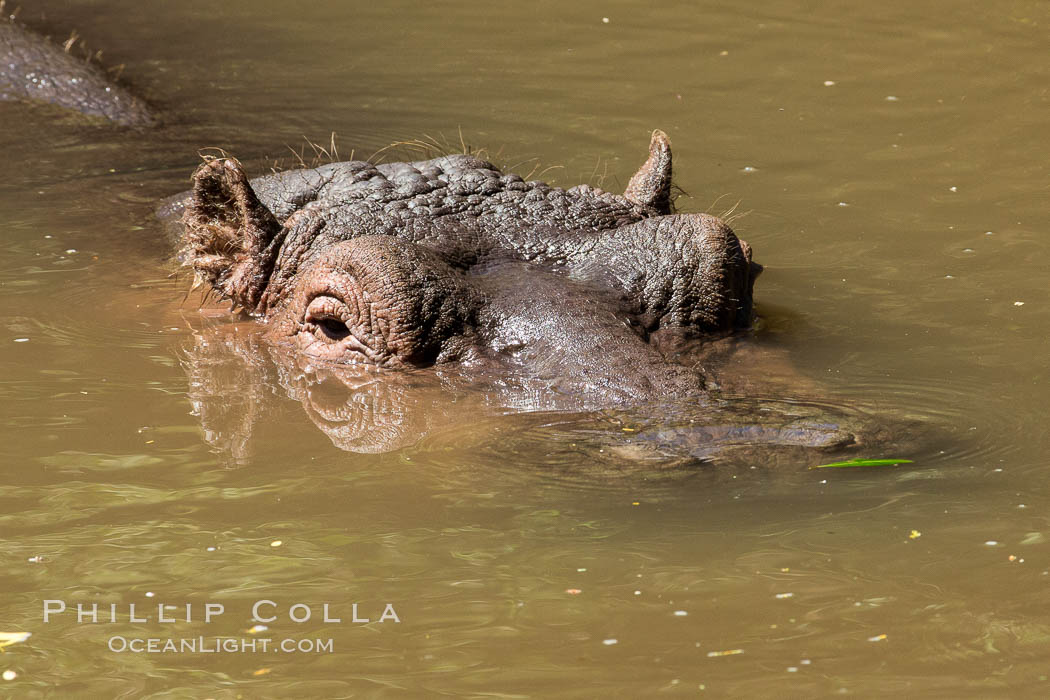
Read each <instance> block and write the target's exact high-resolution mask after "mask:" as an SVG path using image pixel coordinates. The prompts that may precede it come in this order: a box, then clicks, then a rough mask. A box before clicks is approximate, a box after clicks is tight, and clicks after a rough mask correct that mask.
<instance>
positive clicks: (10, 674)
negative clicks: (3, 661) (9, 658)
mask: <svg viewBox="0 0 1050 700" xmlns="http://www.w3.org/2000/svg"><path fill="white" fill-rule="evenodd" d="M16 678H18V674H17V673H15V672H14V671H12V670H11V669H7V670H6V671H4V674H3V679H4V680H5V681H13V680H14V679H16Z"/></svg>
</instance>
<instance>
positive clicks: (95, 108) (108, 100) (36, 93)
mask: <svg viewBox="0 0 1050 700" xmlns="http://www.w3.org/2000/svg"><path fill="white" fill-rule="evenodd" d="M0 100H30V101H37V102H47V103H51V104H55V105H58V106H60V107H64V108H66V109H70V110H74V111H77V112H80V113H82V114H85V115H88V116H92V117H98V118H101V119H105V120H108V121H110V122H113V123H115V124H120V125H123V126H148V125H150V124H152V123H153V121H154V119H153V115H152V114H151V113H150V110H149V108H148V107H147V106H146V104H145V103H144V102H143V101H142V100H140V99H139V98H137V97H135V96H133V95H131V94H130V93H129V92H127V91H126V90H124V89H123V88H121V87H119V86H118V85H116V84H115V83H114V82H113V81H112V80H110V79H109V77H108V76H107V75H106V73H105V72H104V71H103V70H102V69H101V68H99V67H98V66H96V65H94V64H92V63H88V62H87V61H85V60H84V59H81V58H77V57H75V56H73V55H71V54H70V53H68V52H67V51H65V50H64V49H63V47H61V46H59V45H57V44H55V43H53V42H51V41H48V40H47V39H45V38H43V37H40V36H37V35H36V34H33V33H32V32H30V31H28V30H27V29H24V28H22V27H20V26H18V25H17V24H15V23H14V22H11V21H8V20H6V19H0Z"/></svg>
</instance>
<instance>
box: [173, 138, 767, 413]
mask: <svg viewBox="0 0 1050 700" xmlns="http://www.w3.org/2000/svg"><path fill="white" fill-rule="evenodd" d="M670 178H671V150H670V143H669V142H668V140H667V137H666V136H665V135H664V134H663V133H662V132H659V131H657V132H654V134H653V138H652V141H651V144H650V153H649V158H648V160H647V161H646V162H645V164H644V165H643V166H642V167H641V169H640V170H639V172H638V173H637V174H636V175H635V176H634V177H633V178H632V180H631V182H630V184H629V186H628V187H627V190H626V191H625V193H624V194H623V195H615V194H612V193H608V192H603V191H601V190H598V189H596V188H592V187H589V186H586V185H581V186H578V187H573V188H571V189H568V190H563V189H560V188H555V187H550V186H548V185H546V184H544V183H540V182H523V181H522V180H521V178H519V177H517V176H515V175H508V174H504V173H501V172H500V171H498V170H497V169H496V168H495V166H493V165H492V164H490V163H486V162H484V161H481V160H478V159H477V158H473V157H471V156H447V157H443V158H438V159H434V160H430V161H421V162H416V163H392V164H386V165H379V166H374V165H371V164H369V163H366V162H361V161H355V162H350V163H336V164H332V165H328V166H324V167H321V168H318V169H315V170H301V171H290V172H285V173H279V174H277V175H271V176H266V177H263V178H259V179H257V180H253V181H251V182H249V181H248V179H247V176H246V174H245V173H244V171H243V169H242V168H241V166H240V165H239V164H238V163H237V162H236V161H234V160H231V159H222V160H214V161H211V162H209V163H206V164H205V165H203V166H201V168H199V169H198V171H197V173H196V175H195V177H194V188H193V194H192V198H191V199H190V200H189V202H188V203H187V205H186V211H185V214H184V216H183V219H182V221H183V225H184V227H185V233H184V238H183V241H184V246H183V251H182V259H183V260H184V261H185V262H186V264H187V265H190V266H192V268H193V269H194V271H195V273H196V276H197V279H198V282H199V283H200V284H203V285H207V286H208V287H210V288H211V289H212V290H213V291H214V292H217V293H218V295H219V296H221V297H222V298H225V299H229V300H231V301H232V302H233V303H234V305H235V306H237V307H239V308H240V309H242V310H244V311H245V312H247V313H249V314H251V315H253V316H255V317H257V318H259V319H260V320H261V321H262V322H264V323H265V324H266V325H267V328H268V330H267V337H268V338H269V339H270V340H271V341H272V342H275V343H278V344H282V345H284V346H286V347H290V348H293V349H294V350H295V351H296V352H298V353H299V354H301V355H303V356H305V357H308V358H311V359H312V360H314V361H316V362H320V363H324V364H335V365H355V364H367V365H374V366H378V367H382V368H387V369H391V370H397V369H406V368H418V367H427V366H431V365H439V366H441V365H449V364H455V365H457V366H460V367H466V368H485V369H491V368H494V367H498V368H502V369H504V370H506V371H508V372H510V373H513V374H516V375H520V376H527V377H531V378H534V379H538V380H542V381H544V382H546V383H547V384H548V386H549V389H550V391H552V392H564V393H582V394H585V395H588V396H590V397H591V398H592V402H593V403H598V404H606V405H618V404H630V403H638V402H641V401H646V400H650V399H652V398H654V397H681V398H684V397H700V396H702V394H703V392H704V387H705V378H704V376H703V373H702V372H701V371H700V370H699V369H697V368H696V367H686V366H683V365H682V364H680V363H678V362H676V361H674V360H671V359H668V357H667V355H666V353H665V352H663V351H662V347H663V346H664V345H666V344H667V343H666V342H665V341H666V339H667V338H669V337H672V336H673V337H675V338H683V339H686V338H688V339H695V338H716V337H720V336H723V335H725V334H727V333H732V332H734V331H739V330H741V329H746V328H747V327H748V326H749V325H750V323H751V319H752V288H753V283H754V279H755V277H756V276H757V274H758V272H759V270H760V267H759V266H758V265H756V264H755V263H753V262H752V261H751V250H750V247H749V246H748V245H747V244H746V243H744V242H742V241H740V240H739V239H737V237H736V236H735V235H734V234H733V232H732V230H731V229H730V228H729V227H728V226H726V225H725V223H724V222H722V221H721V220H719V219H717V218H716V217H713V216H709V215H706V214H672V213H671V202H670V199H669V196H668V194H669V192H670ZM658 339H662V340H661V342H659V343H658V342H655V341H657V340H658Z"/></svg>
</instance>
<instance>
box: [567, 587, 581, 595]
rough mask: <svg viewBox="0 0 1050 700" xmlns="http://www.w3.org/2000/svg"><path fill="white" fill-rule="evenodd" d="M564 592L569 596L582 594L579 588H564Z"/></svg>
mask: <svg viewBox="0 0 1050 700" xmlns="http://www.w3.org/2000/svg"><path fill="white" fill-rule="evenodd" d="M565 592H566V593H568V594H569V595H579V594H581V593H583V591H582V590H580V589H579V588H566V589H565Z"/></svg>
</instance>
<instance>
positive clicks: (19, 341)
mask: <svg viewBox="0 0 1050 700" xmlns="http://www.w3.org/2000/svg"><path fill="white" fill-rule="evenodd" d="M15 342H16V343H28V342H29V338H15Z"/></svg>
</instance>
